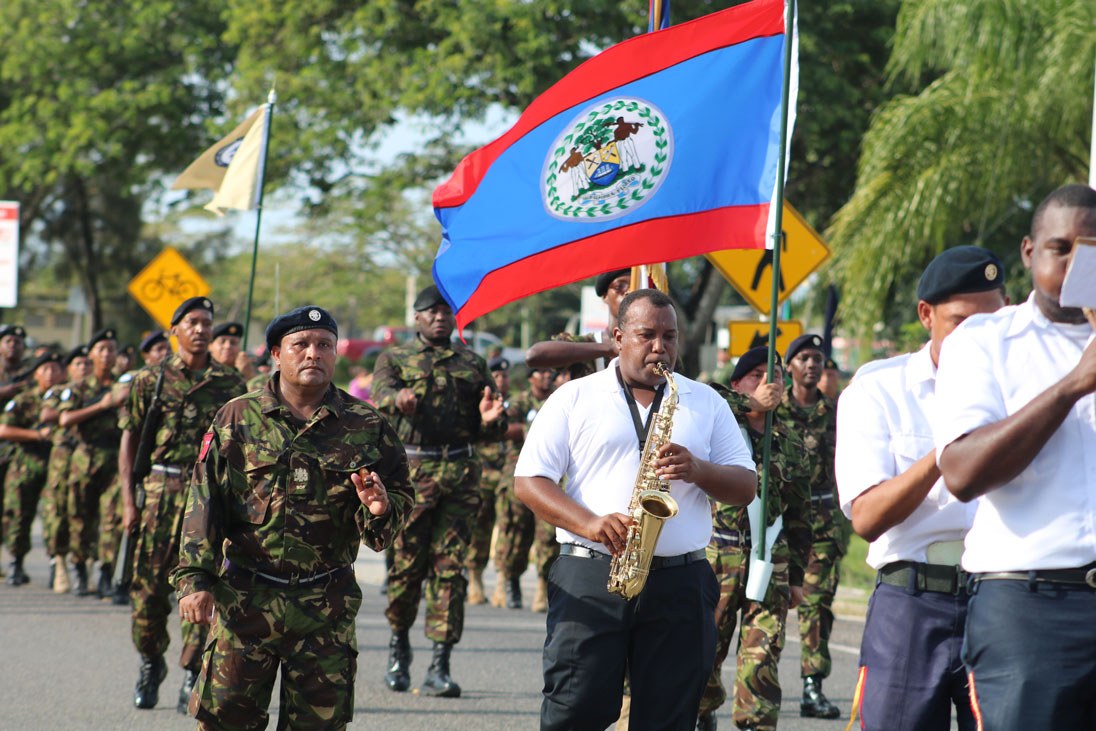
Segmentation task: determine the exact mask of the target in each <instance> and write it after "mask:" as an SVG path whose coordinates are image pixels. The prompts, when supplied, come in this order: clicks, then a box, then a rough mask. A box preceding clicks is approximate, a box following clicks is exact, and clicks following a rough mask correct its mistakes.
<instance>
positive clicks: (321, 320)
mask: <svg viewBox="0 0 1096 731" xmlns="http://www.w3.org/2000/svg"><path fill="white" fill-rule="evenodd" d="M317 329H318V330H328V331H330V332H332V333H334V334H335V337H338V336H339V326H338V325H336V324H335V318H334V317H332V316H331V315H330V314H328V312H327V310H325V309H323V308H322V307H316V306H314V305H306V306H304V307H298V308H297V309H295V310H292V311H290V312H287V313H285V314H284V315H279V316H278V317H275V318H274V319H273V320H271V321H270V324H269V325H267V326H266V347H267V348H273V347H274V346H279V347H280V346H281V344H282V338H284V337H285V336H286V335H289V334H290V333H295V332H300V331H301V330H317Z"/></svg>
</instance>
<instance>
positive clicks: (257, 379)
mask: <svg viewBox="0 0 1096 731" xmlns="http://www.w3.org/2000/svg"><path fill="white" fill-rule="evenodd" d="M270 377H271V376H270V374H269V373H260V374H259V375H257V376H252V377H251V378H249V379H248V380H247V390H248V393H250V392H251V391H261V390H262V389H263V387H264V386H266V382H267V381H269V380H270Z"/></svg>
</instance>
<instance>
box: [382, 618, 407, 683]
mask: <svg viewBox="0 0 1096 731" xmlns="http://www.w3.org/2000/svg"><path fill="white" fill-rule="evenodd" d="M411 657H412V653H411V640H410V639H408V637H407V630H405V629H403V630H393V631H392V639H391V640H389V641H388V672H387V673H385V674H384V684H385V685H387V686H388V688H389V690H395V691H398V692H400V693H402V692H403V691H405V690H407V689H408V688H410V687H411Z"/></svg>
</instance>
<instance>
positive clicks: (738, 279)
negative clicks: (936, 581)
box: [705, 201, 830, 315]
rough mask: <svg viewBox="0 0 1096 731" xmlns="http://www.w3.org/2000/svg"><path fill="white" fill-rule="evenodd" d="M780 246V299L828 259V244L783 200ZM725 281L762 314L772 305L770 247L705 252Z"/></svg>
mask: <svg viewBox="0 0 1096 731" xmlns="http://www.w3.org/2000/svg"><path fill="white" fill-rule="evenodd" d="M783 229H784V248H782V249H781V250H780V278H779V279H778V280H777V281H778V283H779V285H780V302H781V303H783V302H784V300H785V299H787V298H788V295H790V294H791V293H792V290H794V289H795V288H796V287H798V286H799V285H800V284H802V283H803V280H805V279H806V278H807V277H809V276H810V275H811V273H812V272H814V270H815V269H817V268H818V267H819V265H820V264H822V262H824V261H826V259H828V258H830V247H828V246H826V242H825V241H824V240H823V239H822V237H821V236H819V235H818V232H817V231H815V230H814V229H813V228H811V225H810V224H809V223H807V222H806V221H804V220H803V217H802V216H800V215H799V212H798V211H796V210H795V209H794V208H792V207H791V205H790V204H789V203H788V202H787V201H785V202H784V219H783ZM705 256H707V257H708V261H710V262H711V263H712V264H714V265H715V268H716V269H718V270H719V273H720V274H722V275H723V276H724V277H725V278H726V279H727V281H728V282H730V283H731V284H732V285H734V288H735V289H737V290H738V292H739V294H741V295H742V296H743V297H744V298H745V299H746V301H747V302H749V303H750V306H751V307H753V308H754V309H755V310H757V311H758V312H759V313H761V314H762V315H768V314H769V305H771V304H772V286H773V279H772V275H773V252H772V250H770V249H727V250H725V251H713V252H712V253H710V254H706V255H705Z"/></svg>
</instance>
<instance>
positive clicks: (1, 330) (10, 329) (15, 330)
mask: <svg viewBox="0 0 1096 731" xmlns="http://www.w3.org/2000/svg"><path fill="white" fill-rule="evenodd" d="M8 335H14V336H16V337H19V338H25V337H26V336H27V331H26V330H24V329H23V327H22V325H4V326H2V327H0V338H5V337H7V336H8Z"/></svg>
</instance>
